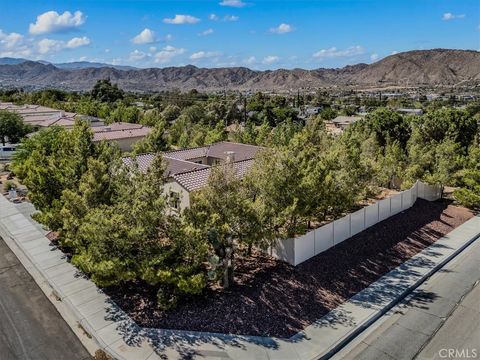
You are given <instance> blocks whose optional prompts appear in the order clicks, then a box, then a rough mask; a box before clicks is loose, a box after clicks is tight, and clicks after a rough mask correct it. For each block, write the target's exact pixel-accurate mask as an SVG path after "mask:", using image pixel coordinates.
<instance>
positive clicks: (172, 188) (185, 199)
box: [163, 179, 190, 212]
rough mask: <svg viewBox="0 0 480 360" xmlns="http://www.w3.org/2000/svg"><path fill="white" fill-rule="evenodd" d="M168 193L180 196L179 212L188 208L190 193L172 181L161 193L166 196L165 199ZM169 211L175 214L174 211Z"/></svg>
mask: <svg viewBox="0 0 480 360" xmlns="http://www.w3.org/2000/svg"><path fill="white" fill-rule="evenodd" d="M170 192H176V193H177V194H179V196H180V207H179V209H178V210H179V211H183V210H184V209H186V208H187V207H189V206H190V193H189V192H188V191H187V190H186V189H185V188H184V187H183V186H181V185H180V184H179V183H177V182H176V181H175V180H173V179H172V180H171V181H169V182H167V183H166V184H165V186H164V187H163V193H164V194H165V195H166V196H167V199H168V197H169V196H170ZM171 211H172V212H175V210H174V209H171Z"/></svg>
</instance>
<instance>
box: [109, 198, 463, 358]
mask: <svg viewBox="0 0 480 360" xmlns="http://www.w3.org/2000/svg"><path fill="white" fill-rule="evenodd" d="M465 220H466V219H463V220H459V219H458V216H457V215H456V214H455V213H454V212H452V210H451V208H448V203H446V202H433V203H431V202H427V201H423V200H418V201H417V203H416V204H415V205H414V206H413V207H412V208H411V209H409V210H407V211H404V212H402V213H400V214H397V215H396V216H393V217H391V218H389V219H387V220H385V221H382V222H381V223H379V224H376V225H374V226H372V227H371V228H368V229H367V230H365V231H363V232H361V233H359V234H357V235H355V236H354V237H352V238H350V239H348V240H346V241H344V242H342V243H340V244H338V245H337V246H335V247H333V248H331V249H329V250H327V251H326V252H324V253H321V254H319V255H317V256H315V257H314V258H312V259H310V260H308V261H306V262H305V263H302V264H300V265H299V266H297V267H293V266H290V265H288V264H285V263H283V262H280V261H276V260H273V259H271V258H269V257H268V256H264V255H261V254H258V255H256V256H255V257H254V258H252V259H250V260H248V259H247V260H243V261H242V262H241V264H240V266H239V267H238V269H237V276H236V283H235V285H234V286H232V288H231V289H229V290H228V291H213V290H209V291H207V292H206V293H205V294H204V296H203V297H196V298H193V299H189V300H187V301H185V302H184V303H181V304H180V306H179V307H178V308H177V309H175V310H172V311H167V312H164V311H159V310H158V309H156V307H155V302H154V300H153V299H148V296H149V295H148V294H146V293H143V294H142V295H138V292H137V291H138V289H136V288H132V289H130V290H129V291H127V292H125V289H117V290H118V292H116V291H112V289H109V291H110V295H112V298H113V299H114V300H115V301H118V303H119V305H120V306H122V308H123V309H124V310H125V311H127V313H129V314H130V315H131V316H132V318H133V319H134V320H135V321H137V323H138V324H139V326H141V327H143V328H144V330H143V331H144V334H145V336H147V337H148V339H149V341H150V342H151V343H152V345H154V347H155V348H156V349H158V351H159V353H162V351H163V350H164V349H166V348H169V347H172V348H175V349H176V350H177V351H178V352H179V353H181V354H183V355H185V356H186V357H187V358H188V356H193V355H195V354H196V353H195V354H194V352H195V351H194V350H192V348H194V347H198V346H200V347H202V344H215V348H217V349H220V350H222V349H224V348H225V346H234V347H239V348H241V347H243V346H245V344H246V343H254V344H256V345H260V346H262V347H265V348H267V349H269V348H272V349H275V348H278V346H279V345H278V341H277V340H275V338H276V339H278V340H279V339H288V341H289V342H299V341H303V340H305V339H306V338H305V333H304V332H303V331H302V330H303V329H305V328H306V327H307V326H309V325H313V326H315V327H339V326H349V327H355V326H357V325H358V324H356V323H355V320H354V317H353V316H352V314H351V313H350V312H349V310H346V309H342V307H338V306H339V305H341V304H342V303H344V302H345V301H347V300H348V299H350V303H351V304H353V305H358V306H360V307H362V308H370V309H371V308H374V309H379V308H385V309H388V308H389V306H390V305H391V304H393V300H392V299H395V298H396V297H398V296H399V295H400V294H402V293H403V292H404V291H405V290H406V289H407V288H408V287H409V286H410V285H411V283H412V281H415V279H418V278H419V277H420V276H421V275H422V274H423V273H424V272H422V271H421V270H420V269H426V270H429V269H432V268H433V267H434V266H435V262H434V261H433V260H432V258H435V257H438V256H440V255H441V252H440V250H441V249H442V248H448V245H440V244H435V241H436V240H437V239H439V238H440V237H442V236H444V235H445V234H446V233H448V232H449V231H451V230H452V229H453V228H454V227H456V226H458V225H460V224H461V223H462V222H463V221H465ZM432 244H433V245H432ZM426 248H428V249H427V250H425V249H426ZM422 250H425V252H424V253H423V255H422V256H417V257H414V256H415V255H416V254H418V253H419V252H420V251H422ZM408 259H410V262H409V266H407V265H406V264H404V262H405V261H407V260H408ZM413 268H416V269H417V270H414V269H413ZM389 272H391V273H390V274H389V275H390V276H389V278H383V279H382V276H383V275H385V274H387V273H389ZM142 286H143V285H142ZM369 286H370V287H369ZM126 294H128V296H126ZM432 299H433V296H432ZM423 301H424V302H425V303H426V302H428V301H429V298H428V297H425V298H424V300H423ZM139 303H142V304H143V308H144V309H142V310H139V308H138V304H139ZM332 310H333V311H332ZM153 328H157V329H153ZM158 328H163V329H170V330H159V329H158ZM127 329H128V327H127ZM187 330H188V331H187ZM223 334H233V335H223ZM272 336H273V337H274V338H271V337H272ZM127 338H128V339H129V337H128V336H127ZM266 339H268V340H266ZM207 347H208V346H207ZM220 350H219V351H220ZM192 352H193V353H192ZM197 355H198V354H197Z"/></svg>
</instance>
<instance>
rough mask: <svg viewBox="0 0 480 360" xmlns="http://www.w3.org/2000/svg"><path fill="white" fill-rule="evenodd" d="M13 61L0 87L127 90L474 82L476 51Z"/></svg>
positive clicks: (0, 70) (1, 71)
mask: <svg viewBox="0 0 480 360" xmlns="http://www.w3.org/2000/svg"><path fill="white" fill-rule="evenodd" d="M4 59H5V58H3V59H2V60H4ZM17 60H19V59H13V60H12V59H10V60H7V61H10V63H9V64H3V63H2V61H0V86H4V87H5V86H16V87H19V86H22V87H29V88H46V87H55V88H62V89H68V90H89V89H91V88H92V86H93V85H94V84H95V82H96V81H97V80H99V79H106V78H109V79H111V80H112V81H113V82H115V83H118V85H119V86H120V87H121V88H123V89H125V90H132V91H159V90H165V89H173V88H175V89H181V90H188V89H194V88H195V89H198V90H223V89H237V90H282V89H315V88H318V87H332V86H357V87H367V86H382V87H383V86H436V85H458V84H463V85H468V84H475V85H478V84H480V52H478V51H473V50H445V49H434V50H415V51H408V52H404V53H399V54H395V55H391V56H388V57H386V58H384V59H382V60H380V61H378V62H376V63H373V64H370V65H367V64H357V65H353V66H346V67H343V68H340V69H315V70H303V69H293V70H285V69H279V70H274V71H255V70H251V69H248V68H244V67H231V68H214V69H206V68H198V67H195V66H192V65H188V66H183V67H166V68H149V69H130V68H127V69H125V68H120V69H119V68H115V67H113V66H110V65H106V64H96V63H88V62H86V63H83V62H80V63H70V64H57V65H52V64H42V63H39V62H33V61H24V62H16V61H17ZM12 62H13V63H12Z"/></svg>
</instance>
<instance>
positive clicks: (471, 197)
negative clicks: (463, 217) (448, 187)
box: [453, 188, 480, 209]
mask: <svg viewBox="0 0 480 360" xmlns="http://www.w3.org/2000/svg"><path fill="white" fill-rule="evenodd" d="M453 196H454V197H455V199H456V200H457V201H458V203H459V204H461V205H463V206H465V207H467V208H469V209H480V193H476V192H475V191H473V190H470V189H465V188H462V189H458V190H455V191H454V192H453Z"/></svg>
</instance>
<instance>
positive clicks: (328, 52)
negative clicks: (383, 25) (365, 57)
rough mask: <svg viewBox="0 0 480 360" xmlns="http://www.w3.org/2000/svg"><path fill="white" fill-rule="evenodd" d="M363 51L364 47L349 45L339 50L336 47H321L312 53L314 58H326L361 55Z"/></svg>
mask: <svg viewBox="0 0 480 360" xmlns="http://www.w3.org/2000/svg"><path fill="white" fill-rule="evenodd" d="M364 53H365V49H364V48H363V47H361V46H360V45H357V46H351V47H349V48H347V49H344V50H339V49H337V48H336V47H331V48H330V49H322V50H319V51H317V52H316V53H314V54H313V57H314V58H317V59H326V58H338V57H352V56H356V55H362V54H364Z"/></svg>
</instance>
